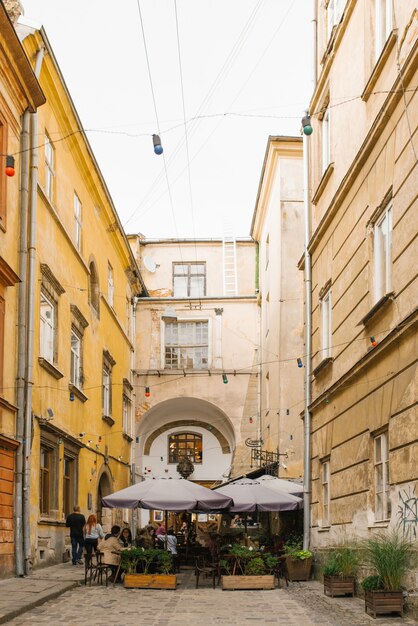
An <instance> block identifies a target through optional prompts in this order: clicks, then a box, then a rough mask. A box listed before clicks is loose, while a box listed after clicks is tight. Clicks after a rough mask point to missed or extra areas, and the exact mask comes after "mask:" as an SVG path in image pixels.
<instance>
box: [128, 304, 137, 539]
mask: <svg viewBox="0 0 418 626" xmlns="http://www.w3.org/2000/svg"><path fill="white" fill-rule="evenodd" d="M138 301H139V298H138V296H133V297H132V300H131V302H132V330H131V332H132V337H131V339H132V343H133V344H134V346H136V308H137V306H138ZM134 369H135V351H134V352H132V353H131V383H132V382H133V380H132V376H133V371H134ZM135 405H136V402H135V401H134V403H133V410H134V417H135ZM131 417H132V416H131ZM135 426H136V420H135V419H134V429H133V432H132V433H131V434H132V435H133V438H134V440H133V443H132V444H131V450H130V455H131V458H130V463H131V485H134V484H135V483H136V467H135V457H136V432H135ZM137 525H138V509H136V510H133V511H132V518H131V533H132V537H136V529H137Z"/></svg>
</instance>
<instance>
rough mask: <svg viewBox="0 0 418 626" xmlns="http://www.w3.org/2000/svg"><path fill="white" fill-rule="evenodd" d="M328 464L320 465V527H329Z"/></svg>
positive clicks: (325, 462)
mask: <svg viewBox="0 0 418 626" xmlns="http://www.w3.org/2000/svg"><path fill="white" fill-rule="evenodd" d="M329 469H330V464H329V461H323V462H322V463H321V483H322V526H329V525H330V501H331V498H330V473H329Z"/></svg>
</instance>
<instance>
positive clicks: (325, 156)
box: [321, 106, 331, 174]
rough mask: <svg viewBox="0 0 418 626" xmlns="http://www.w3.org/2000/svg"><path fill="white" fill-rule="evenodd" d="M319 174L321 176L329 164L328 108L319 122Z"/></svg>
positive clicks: (329, 132)
mask: <svg viewBox="0 0 418 626" xmlns="http://www.w3.org/2000/svg"><path fill="white" fill-rule="evenodd" d="M321 142H322V144H321V172H322V174H323V173H324V172H325V170H326V169H327V167H328V165H329V164H330V163H331V131H330V110H329V106H327V108H326V109H325V111H324V114H323V116H322V121H321Z"/></svg>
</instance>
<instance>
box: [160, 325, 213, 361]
mask: <svg viewBox="0 0 418 626" xmlns="http://www.w3.org/2000/svg"><path fill="white" fill-rule="evenodd" d="M165 367H166V368H167V369H206V368H207V367H208V322H207V321H205V322H174V323H167V324H166V325H165Z"/></svg>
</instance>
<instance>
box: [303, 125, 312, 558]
mask: <svg viewBox="0 0 418 626" xmlns="http://www.w3.org/2000/svg"><path fill="white" fill-rule="evenodd" d="M302 136H303V186H304V189H303V204H304V224H305V347H306V356H305V410H304V456H303V466H304V471H303V549H304V550H308V549H309V544H310V530H311V529H310V525H311V524H310V520H311V445H310V443H311V441H310V440H311V414H310V412H309V406H310V404H311V353H312V348H311V310H312V302H311V297H312V296H311V284H312V276H311V255H310V253H309V250H308V246H309V240H310V235H311V220H310V197H309V195H310V194H309V137H308V136H307V135H306V134H305V133H303V134H302Z"/></svg>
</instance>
